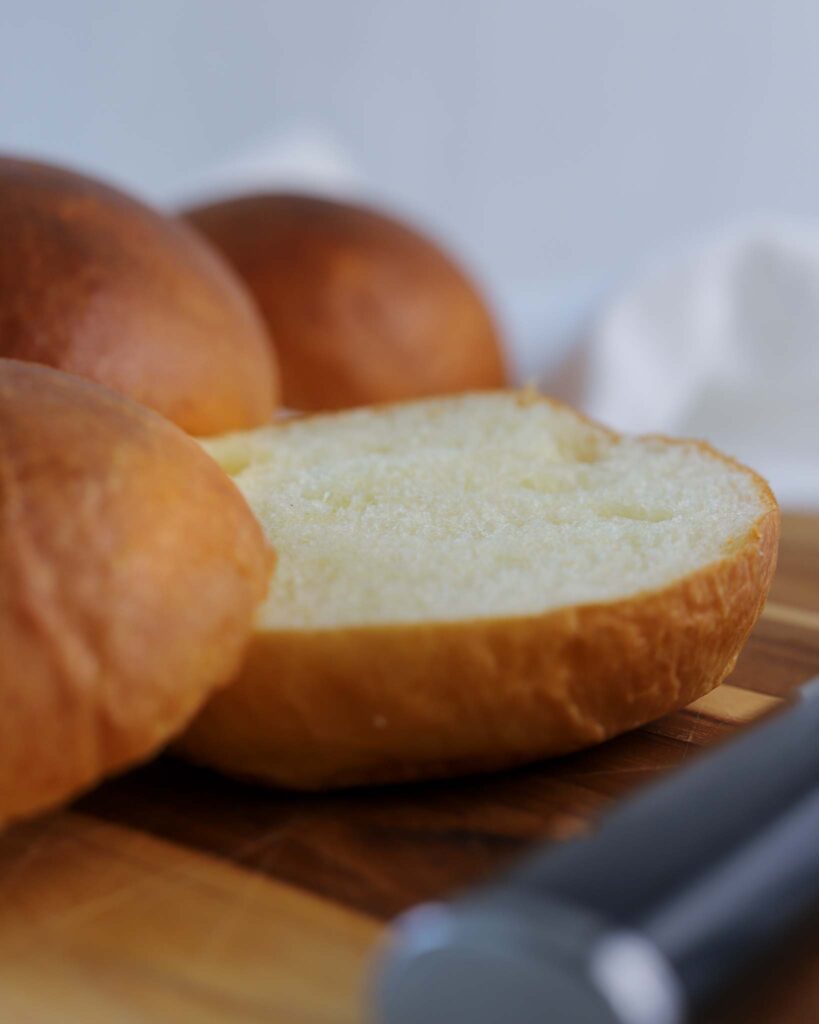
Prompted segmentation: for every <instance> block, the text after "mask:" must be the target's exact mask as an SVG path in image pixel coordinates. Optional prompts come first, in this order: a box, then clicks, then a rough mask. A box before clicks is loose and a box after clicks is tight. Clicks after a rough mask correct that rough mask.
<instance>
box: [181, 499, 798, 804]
mask: <svg viewBox="0 0 819 1024" xmlns="http://www.w3.org/2000/svg"><path fill="white" fill-rule="evenodd" d="M760 485H761V488H764V503H765V505H767V507H768V508H767V511H765V512H764V513H763V514H762V515H761V516H760V517H759V518H758V519H757V520H756V521H755V523H754V524H753V526H752V527H751V529H750V530H749V531H748V532H747V533H746V534H745V535H744V536H743V537H742V538H740V539H739V540H738V541H737V542H735V543H734V544H733V545H732V550H731V553H730V554H729V555H726V557H724V558H722V559H720V560H719V561H717V562H714V563H712V564H711V565H708V566H706V567H704V568H702V569H700V570H697V571H695V572H693V573H691V574H690V575H688V576H685V577H682V578H681V579H679V580H677V581H675V582H674V583H673V584H671V585H669V586H667V587H664V588H662V589H659V590H653V591H647V592H644V593H641V594H638V595H636V596H634V597H632V598H629V599H627V600H621V601H615V602H610V603H605V604H592V605H584V606H578V607H572V608H565V609H557V610H555V611H551V612H548V613H545V614H543V615H538V616H531V617H519V618H511V619H486V620H474V621H466V622H452V623H419V624H411V625H406V624H405V625H393V626H379V627H355V628H348V629H326V630H313V631H310V630H292V631H276V632H263V631H261V632H257V634H256V636H255V638H254V640H253V641H252V643H251V647H250V650H249V653H248V657H247V660H246V662H245V665H244V668H243V670H242V672H241V674H240V676H239V678H238V679H237V680H236V682H234V683H233V684H231V685H230V686H229V687H228V688H226V689H224V690H221V691H219V692H217V693H216V694H215V695H214V696H213V697H212V698H211V699H210V701H209V702H208V704H207V705H206V706H205V708H204V710H203V711H201V712H200V713H199V715H198V716H197V718H196V719H195V720H194V722H193V725H192V726H191V727H190V728H189V729H188V731H187V732H186V733H185V735H184V736H183V737H182V738H181V739H180V740H179V741H178V742H177V744H176V750H177V751H178V752H180V753H182V754H183V755H184V756H186V757H188V758H190V759H191V760H193V761H196V762H200V763H203V764H207V765H210V766H212V767H215V768H218V769H220V770H222V771H224V772H226V773H228V774H231V775H235V776H238V777H242V778H246V779H254V780H258V781H263V782H266V783H271V784H274V785H277V786H285V787H290V788H296V789H305V790H318V789H327V788H334V787H343V786H354V785H365V784H370V783H382V782H400V781H409V780H414V779H422V778H436V777H437V778H440V777H445V776H453V775H462V774H468V773H472V772H480V771H489V770H496V769H500V768H506V767H512V766H515V765H519V764H523V763H526V762H529V761H534V760H538V759H541V758H545V757H552V756H555V755H559V754H566V753H569V752H571V751H575V750H578V749H581V748H583V747H587V746H589V745H591V744H595V743H599V742H601V741H603V740H606V739H608V738H610V737H613V736H616V735H617V734H619V733H622V732H625V731H626V730H629V729H633V728H635V727H637V726H640V725H644V724H645V723H647V722H650V721H652V720H654V719H656V718H659V717H661V716H662V715H665V714H667V713H668V712H670V711H673V710H675V709H677V708H680V707H683V706H685V705H686V704H689V703H690V702H691V701H693V700H695V699H696V698H698V697H701V696H702V695H703V694H705V693H707V692H708V691H709V690H711V689H713V688H714V687H715V686H717V685H718V684H719V683H721V682H722V680H723V679H724V678H725V677H726V676H727V675H728V674H729V673H730V672H731V670H732V669H733V667H734V664H735V662H736V659H737V656H738V654H739V652H740V650H741V648H742V646H743V644H744V643H745V640H746V639H747V636H748V634H749V633H750V631H751V629H752V627H753V626H754V624H755V622H756V620H757V618H758V617H759V614H760V613H761V611H762V607H763V605H764V603H765V596H766V593H767V590H768V586H769V584H770V581H771V578H772V576H773V572H774V568H775V564H776V550H777V541H778V535H779V513H778V509H777V506H776V502H775V500H774V498H773V496H772V495H771V494H770V491H769V490H768V489H767V487H766V486H764V485H763V484H762V482H761V481H760Z"/></svg>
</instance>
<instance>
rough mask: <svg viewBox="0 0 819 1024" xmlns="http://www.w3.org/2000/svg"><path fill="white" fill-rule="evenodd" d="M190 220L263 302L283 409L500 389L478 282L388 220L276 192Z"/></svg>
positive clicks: (203, 210) (500, 371) (194, 214)
mask: <svg viewBox="0 0 819 1024" xmlns="http://www.w3.org/2000/svg"><path fill="white" fill-rule="evenodd" d="M187 216H188V218H189V219H190V220H191V222H192V223H193V224H194V225H195V226H196V227H197V228H199V229H200V231H202V232H203V233H204V234H205V235H207V237H208V238H209V239H210V240H211V241H212V242H213V243H214V245H216V246H217V247H218V248H219V249H221V250H222V252H223V253H224V254H225V256H226V257H227V258H228V260H229V261H230V262H231V263H232V264H233V266H234V267H235V269H236V270H237V271H238V273H239V274H240V276H241V277H242V278H243V279H244V281H245V282H246V283H247V285H248V287H249V288H250V290H251V292H252V293H253V295H254V297H255V299H256V302H257V303H258V305H259V307H260V308H261V310H262V313H263V314H264V317H265V319H266V321H267V325H268V327H269V329H270V332H271V335H272V337H273V340H274V342H275V346H276V351H277V352H278V355H279V360H280V363H281V372H282V388H283V395H284V402H285V404H286V405H287V406H289V407H291V408H293V409H300V410H318V409H343V408H347V407H350V406H355V405H365V404H369V403H374V402H385V401H393V400H396V399H404V398H416V397H421V396H423V395H435V394H444V393H447V392H454V391H465V390H468V389H476V388H494V387H499V386H500V385H502V384H503V382H504V368H503V359H502V356H501V350H500V345H499V341H498V334H497V331H496V329H495V325H494V323H493V321H492V317H491V315H490V313H489V311H488V309H487V306H486V303H485V302H484V300H483V299H482V298H481V296H480V294H479V293H478V291H477V290H476V288H475V286H474V285H473V284H472V283H471V282H470V281H469V280H468V278H467V277H466V276H465V275H464V273H463V271H462V270H461V269H460V268H459V267H457V266H456V265H455V263H453V261H452V260H451V258H450V257H449V256H447V255H446V254H445V253H444V252H442V251H441V249H440V248H439V247H438V246H437V245H435V244H433V243H432V242H431V241H430V240H429V239H427V238H424V237H423V235H421V234H419V233H418V232H416V231H413V230H411V229H410V228H409V227H407V226H406V225H404V224H401V223H399V222H398V221H397V220H394V219H393V218H392V217H387V216H385V215H384V214H381V213H377V212H375V211H373V210H368V209H364V208H362V207H359V206H353V205H351V204H350V203H342V202H336V201H332V200H329V199H320V198H317V197H310V196H300V195H284V194H282V195H256V196H249V197H245V198H238V199H232V200H227V201H224V202H220V203H214V204H212V205H209V206H202V207H200V208H198V209H194V210H190V211H188V214H187Z"/></svg>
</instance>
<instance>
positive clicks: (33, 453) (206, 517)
mask: <svg viewBox="0 0 819 1024" xmlns="http://www.w3.org/2000/svg"><path fill="white" fill-rule="evenodd" d="M270 564H271V555H270V553H269V549H268V548H267V546H266V544H265V541H264V537H263V535H262V532H261V530H260V528H259V524H258V523H257V521H256V520H255V519H254V517H253V515H252V513H251V512H250V510H249V509H248V507H247V505H246V504H245V502H244V500H243V499H242V497H241V495H240V494H239V493H238V491H237V490H236V488H235V487H234V485H233V484H232V482H231V481H230V480H229V479H228V478H227V477H226V476H225V475H224V474H223V473H222V472H221V471H220V470H219V467H218V466H216V465H215V464H214V463H213V461H212V459H210V458H208V457H207V456H206V455H205V453H204V452H202V450H201V449H200V447H199V445H198V444H196V442H194V441H193V440H192V439H191V438H189V437H187V436H186V435H185V434H184V433H183V432H182V431H181V430H179V429H178V428H177V427H175V426H174V425H173V424H171V423H169V422H168V421H167V420H165V419H163V418H162V417H161V416H159V415H157V414H156V413H153V412H151V411H150V410H149V409H146V408H144V407H143V406H140V405H138V404H137V403H135V402H132V401H130V400H128V399H126V398H123V397H122V396H120V395H118V394H116V393H115V392H113V391H109V390H108V389H107V388H103V387H100V386H98V385H96V384H93V383H91V382H89V381H84V380H81V379H79V378H77V377H74V376H70V375H68V374H64V373H61V372H59V371H56V370H51V369H48V368H46V367H42V366H36V365H34V364H31V363H23V362H18V361H16V360H6V359H0V824H2V823H3V822H6V821H9V820H12V819H16V818H20V817H25V816H26V815H29V814H33V813H36V812H37V811H40V810H44V809H46V808H48V807H51V806H53V805H55V804H58V803H60V802H62V801H64V800H66V799H69V798H70V797H72V796H73V795H74V794H76V793H77V792H79V791H81V790H82V789H84V788H86V787H87V786H89V785H91V784H92V783H94V782H95V781H97V780H98V779H100V778H101V777H103V776H105V775H107V774H109V773H111V772H113V771H116V770H118V769H120V768H122V767H124V766H125V765H128V764H130V763H132V762H135V761H138V760H141V759H143V758H145V757H147V756H149V755H150V754H152V753H154V752H155V751H156V750H157V749H158V748H159V747H160V746H161V745H162V744H164V743H165V742H167V740H168V739H169V738H170V737H171V736H172V735H173V734H174V733H176V732H178V731H179V730H180V729H181V728H182V727H183V726H184V725H185V724H186V722H187V721H188V719H189V718H190V717H191V716H192V715H193V713H194V712H195V711H196V710H197V708H198V707H199V706H200V704H201V703H202V701H203V700H204V698H205V697H206V696H207V695H208V694H209V693H210V692H211V691H212V690H213V689H214V688H215V687H217V686H219V685H221V684H223V683H225V682H227V680H228V679H229V678H230V677H231V676H232V675H233V674H234V673H235V671H236V670H237V667H238V665H239V662H240V659H241V655H242V652H243V650H244V648H245V646H246V644H247V640H248V638H249V635H250V632H251V627H252V618H253V613H254V610H255V608H256V606H257V604H258V603H259V601H260V600H261V599H262V597H263V596H264V593H265V589H266V586H267V581H268V578H269V570H270Z"/></svg>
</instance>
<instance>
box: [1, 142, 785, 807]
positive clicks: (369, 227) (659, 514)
mask: <svg viewBox="0 0 819 1024" xmlns="http://www.w3.org/2000/svg"><path fill="white" fill-rule="evenodd" d="M0 218H2V220H3V225H4V247H3V250H2V252H0V520H1V521H2V522H1V523H0V527H1V528H0V823H3V822H7V821H12V820H15V819H17V818H21V817H25V816H26V815H29V814H32V813H36V812H38V811H41V810H43V809H45V808H48V807H51V806H54V805H56V804H59V803H61V802H63V801H65V800H68V799H70V798H71V797H72V796H73V795H74V794H76V793H78V792H80V791H81V790H83V789H84V788H86V787H88V786H90V785H92V784H93V783H94V782H96V781H97V780H98V779H100V778H102V777H104V776H105V775H107V774H109V773H111V772H114V771H118V770H121V769H122V768H123V767H125V766H127V765H129V764H133V763H136V762H138V761H140V760H143V759H145V758H147V757H150V756H152V755H153V754H154V753H155V752H156V751H158V750H159V749H161V748H163V747H164V746H165V745H166V744H168V743H172V745H173V749H174V750H175V751H177V752H178V753H180V754H182V755H184V756H187V757H190V758H192V759H194V760H195V761H197V762H201V763H205V764H208V765H211V766H215V767H217V768H219V769H221V770H223V771H225V772H228V773H230V774H233V775H236V776H240V777H247V778H252V779H258V780H263V781H265V782H269V783H272V784H276V785H285V786H295V787H301V788H323V787H329V786H345V785H354V784H360V783H369V782H382V781H398V780H403V779H410V778H419V777H435V776H442V775H448V774H454V773H463V772H469V771H477V770H488V769H492V768H497V767H502V766H506V765H512V764H517V763H521V762H525V761H529V760H533V759H535V758H540V757H544V756H549V755H554V754H559V753H563V752H566V751H569V750H575V749H578V748H579V747H582V746H584V745H587V744H589V743H594V742H598V741H600V740H602V739H605V738H606V737H608V736H612V735H614V734H616V733H618V732H621V731H623V730H625V729H628V728H632V727H634V726H636V725H639V724H641V723H644V722H646V721H648V720H650V719H652V718H656V717H657V716H659V715H662V714H664V713H666V712H667V711H670V710H672V709H673V708H676V707H679V706H681V705H683V704H685V703H687V702H689V701H690V700H692V699H694V698H696V697H698V696H700V695H701V694H703V693H704V692H706V691H707V690H708V689H710V688H711V687H713V686H715V685H717V684H718V683H719V682H720V681H721V680H722V679H723V678H724V677H725V675H726V674H727V673H728V672H729V671H730V670H731V667H732V666H733V663H734V661H735V660H736V657H737V654H738V652H739V650H740V648H741V646H742V644H743V642H744V640H745V638H746V637H747V635H748V632H749V631H750V629H751V628H752V626H753V624H754V622H755V621H756V618H757V616H758V615H759V612H760V610H761V608H762V605H763V602H764V599H765V595H766V592H767V588H768V585H769V582H770V578H771V575H772V572H773V568H774V563H775V554H776V543H777V536H778V509H777V506H776V502H775V500H774V498H773V496H772V495H771V493H770V491H769V489H768V488H767V486H766V484H765V483H764V481H762V480H761V479H760V478H759V477H757V476H756V475H755V474H754V473H753V472H752V471H751V470H749V469H747V468H745V467H743V466H741V465H739V464H737V463H735V462H733V461H732V460H730V459H728V458H726V457H724V456H721V455H719V454H718V453H716V452H714V451H713V450H712V449H710V448H708V447H707V446H706V445H702V444H698V443H694V442H677V441H669V440H664V439H658V438H622V437H619V436H617V435H616V434H614V433H612V432H611V431H609V430H607V429H605V428H604V427H601V426H599V425H596V424H593V423H590V422H588V421H586V420H585V419H583V417H581V416H580V415H579V414H577V413H574V412H573V411H571V410H570V409H567V408H566V407H563V406H560V405H558V404H556V403H553V402H550V401H548V400H546V399H543V398H542V397H540V396H537V395H533V394H529V393H527V392H517V391H513V390H505V389H504V387H503V385H504V383H505V376H504V374H505V371H504V361H503V355H502V349H501V344H500V341H499V338H498V335H497V332H496V329H495V327H494V325H493V321H492V317H491V315H490V313H489V312H488V310H487V307H486V305H485V303H484V301H483V300H482V298H481V297H480V294H479V292H478V290H477V289H476V288H475V286H474V285H473V284H472V283H471V282H470V281H469V280H468V278H467V277H466V276H465V274H464V273H463V271H462V270H461V269H460V268H458V267H457V266H456V264H455V263H454V262H453V261H452V260H451V259H450V258H449V257H448V256H447V255H445V254H444V253H443V252H442V251H441V250H440V249H439V247H438V246H436V245H435V244H433V243H432V242H430V241H428V240H427V239H426V238H424V237H423V236H421V235H420V234H418V233H417V232H415V231H413V230H411V229H409V228H407V227H405V226H404V225H402V224H399V223H398V222H396V221H394V220H393V219H391V218H389V217H386V216H384V215H383V214H379V213H375V212H373V211H369V210H366V209H363V208H360V207H358V206H354V205H350V204H344V203H338V202H330V201H327V200H319V199H315V198H308V197H298V196H292V195H282V196H273V195H271V196H256V197H251V198H246V199H237V200H233V201H227V202H225V203H220V204H214V205H212V206H210V207H204V208H199V209H197V210H193V211H188V212H187V214H186V217H185V218H181V219H177V218H173V217H170V216H166V215H163V214H161V213H159V212H158V211H155V210H152V209H150V208H149V207H147V206H145V205H144V204H142V203H140V202H138V201H136V200H134V199H132V198H130V197H128V196H126V195H124V194H123V193H121V192H119V191H117V190H115V189H112V188H110V187H108V186H106V185H103V184H101V183H98V182H95V181H92V180H90V179H88V178H86V177H84V176H82V175H79V174H76V173H73V172H69V171H66V170H63V169H59V168H55V167H50V166H45V165H42V164H35V163H32V162H29V161H22V160H17V159H12V158H6V159H0ZM430 396H434V397H430ZM280 402H281V403H282V404H283V405H284V406H286V407H287V408H288V409H290V410H298V411H300V412H301V413H302V415H299V416H296V417H289V418H285V417H282V416H279V417H276V415H275V414H276V409H277V406H278V405H279V403H280ZM362 405H366V406H367V407H365V408H353V407H357V406H362ZM322 410H331V411H322ZM305 412H309V413H310V415H304V414H303V413H305ZM190 435H198V438H199V439H198V440H195V439H194V438H192V437H191V436H190Z"/></svg>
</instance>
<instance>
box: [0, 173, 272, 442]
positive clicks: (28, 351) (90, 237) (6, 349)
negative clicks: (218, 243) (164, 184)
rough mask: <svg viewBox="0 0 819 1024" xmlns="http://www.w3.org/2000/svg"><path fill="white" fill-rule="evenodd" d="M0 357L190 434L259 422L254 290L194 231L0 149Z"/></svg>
mask: <svg viewBox="0 0 819 1024" xmlns="http://www.w3.org/2000/svg"><path fill="white" fill-rule="evenodd" d="M0 224H2V239H3V244H2V246H0V356H4V357H8V358H14V359H24V360H28V361H31V362H36V363H45V364H47V365H48V366H53V367H56V368H58V369H60V370H65V371H67V372H69V373H75V374H78V375H80V376H82V377H88V378H90V379H91V380H95V381H98V382H99V383H101V384H106V385H108V386H109V387H111V388H114V389H115V390H117V391H121V392H123V393H124V394H126V395H129V396H130V397H131V398H135V399H137V400H138V401H140V402H143V403H144V404H145V405H149V406H151V407H152V408H154V409H156V410H157V411H158V412H161V413H162V414H163V415H164V416H167V417H168V419H171V420H173V421H174V423H177V424H178V425H179V426H180V427H182V428H183V429H184V430H187V431H189V432H190V433H193V434H218V433H223V432H224V431H226V430H238V429H241V428H244V427H252V426H257V425H259V424H261V423H265V422H267V421H268V420H269V419H270V418H271V414H272V412H273V409H274V407H275V405H276V401H277V391H278V383H277V369H276V365H275V361H274V356H273V353H272V350H271V348H270V343H269V341H268V339H267V336H266V331H265V328H264V325H263V324H262V322H261V319H260V318H259V314H258V312H257V310H256V309H255V307H254V305H253V302H252V300H251V298H250V297H249V296H248V294H247V292H246V290H245V289H244V287H243V286H242V284H241V282H240V281H239V280H238V278H237V277H236V275H235V274H234V273H233V272H232V271H231V269H230V268H229V267H228V266H227V264H226V263H225V261H224V260H223V259H222V257H221V256H219V254H218V253H216V252H215V251H214V250H213V249H212V248H211V246H209V245H208V244H207V242H206V241H205V240H204V239H202V238H201V236H200V235H198V234H197V233H196V232H194V231H192V230H190V229H189V228H188V227H186V226H185V225H184V224H182V223H180V222H179V221H177V220H176V219H173V218H170V217H165V216H163V215H161V214H160V213H157V212H156V211H154V210H152V209H150V208H149V207H148V206H145V205H144V204H142V203H139V202H137V201H136V200H135V199H132V198H130V197H129V196H127V195H124V194H123V193H122V192H118V191H117V190H115V189H113V188H109V187H108V186H107V185H103V184H101V183H100V182H98V181H93V180H92V179H90V178H86V177H84V176H83V175H80V174H74V173H72V172H71V171H67V170H63V169H62V168H58V167H51V166H47V165H45V164H38V163H33V162H31V161H26V160H17V159H12V158H9V157H5V158H3V157H0Z"/></svg>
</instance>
